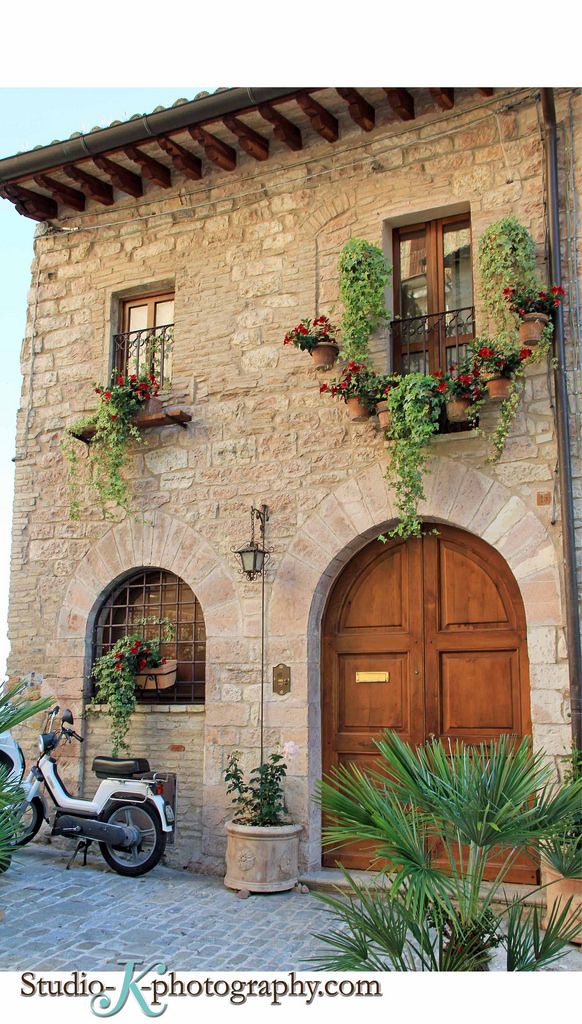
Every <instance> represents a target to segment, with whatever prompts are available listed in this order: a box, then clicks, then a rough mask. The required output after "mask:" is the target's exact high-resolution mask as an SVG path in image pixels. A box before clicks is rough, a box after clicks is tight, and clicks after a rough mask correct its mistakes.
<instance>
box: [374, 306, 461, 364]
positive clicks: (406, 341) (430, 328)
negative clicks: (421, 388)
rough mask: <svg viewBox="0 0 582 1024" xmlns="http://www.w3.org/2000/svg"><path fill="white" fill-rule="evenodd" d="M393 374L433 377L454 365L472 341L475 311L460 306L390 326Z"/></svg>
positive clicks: (397, 322) (397, 321) (398, 321)
mask: <svg viewBox="0 0 582 1024" xmlns="http://www.w3.org/2000/svg"><path fill="white" fill-rule="evenodd" d="M390 329H391V333H392V345H393V365H394V370H395V371H398V372H400V373H434V372H435V370H446V369H447V367H448V366H450V364H451V363H454V364H455V365H458V364H459V363H460V362H461V361H462V360H463V358H464V356H465V355H466V353H467V346H468V344H469V342H470V341H472V339H473V338H474V337H475V307H474V306H464V307H463V308H461V309H450V310H446V311H443V312H441V313H429V314H428V315H427V316H413V317H410V318H409V319H406V320H393V321H392V323H391V324H390Z"/></svg>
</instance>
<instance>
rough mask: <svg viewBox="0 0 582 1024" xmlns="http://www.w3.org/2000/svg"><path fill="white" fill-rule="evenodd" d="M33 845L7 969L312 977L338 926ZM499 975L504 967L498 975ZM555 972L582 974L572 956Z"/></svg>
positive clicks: (13, 878) (288, 901)
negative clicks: (141, 968) (150, 965)
mask: <svg viewBox="0 0 582 1024" xmlns="http://www.w3.org/2000/svg"><path fill="white" fill-rule="evenodd" d="M67 856H68V854H67V853H65V852H64V851H63V850H62V849H61V850H56V849H51V848H49V847H47V846H40V845H37V844H34V845H32V846H30V847H27V848H25V849H23V850H21V851H19V853H18V856H17V860H16V861H13V862H12V865H11V867H10V869H9V870H8V871H7V872H6V873H5V874H3V875H0V910H2V911H3V912H4V920H3V921H2V922H0V969H2V970H18V971H22V970H36V971H38V970H46V971H50V970H54V971H70V970H86V971H88V970H121V967H120V964H119V960H127V959H135V960H138V961H148V960H149V961H150V962H153V961H154V960H159V959H162V960H163V962H164V963H166V964H167V965H168V967H170V968H171V969H173V970H183V971H245V970H247V971H250V970H253V971H261V972H263V971H290V970H296V971H298V970H299V971H301V970H309V964H306V963H305V960H306V959H307V958H308V957H310V956H313V955H314V954H317V952H319V951H321V943H319V942H318V941H317V940H316V939H314V938H313V933H314V932H317V931H322V930H324V929H325V927H326V925H328V924H329V915H328V914H327V913H326V911H325V910H324V908H323V907H322V905H321V903H320V902H319V901H318V900H317V898H316V897H315V896H314V895H313V894H311V893H309V894H300V893H295V892H290V893H275V894H272V895H268V896H267V895H261V896H259V895H257V896H250V897H249V898H248V899H246V900H241V899H239V898H238V897H237V896H236V895H235V893H233V892H232V891H230V890H228V889H226V888H225V887H224V885H223V883H222V880H221V879H219V878H214V877H208V876H206V875H193V874H190V873H187V872H184V871H182V872H181V871H176V870H174V869H171V868H165V867H157V868H156V869H155V870H154V871H153V872H152V873H151V874H149V875H146V876H144V877H143V878H135V879H134V878H122V877H121V876H119V875H116V874H114V873H113V872H111V871H109V870H108V869H107V867H106V866H105V864H104V862H103V861H102V860H101V858H100V857H99V856H96V855H93V856H91V855H90V859H89V861H88V864H87V867H82V866H81V865H80V863H78V862H75V864H74V865H73V867H72V869H71V870H70V871H65V864H66V861H67ZM494 969H495V968H494ZM554 969H555V970H571V971H575V970H582V953H579V952H577V951H576V950H574V949H572V950H571V951H570V952H569V953H568V955H567V957H566V958H565V959H564V960H562V961H561V962H560V963H559V964H557V965H556V967H555V968H554Z"/></svg>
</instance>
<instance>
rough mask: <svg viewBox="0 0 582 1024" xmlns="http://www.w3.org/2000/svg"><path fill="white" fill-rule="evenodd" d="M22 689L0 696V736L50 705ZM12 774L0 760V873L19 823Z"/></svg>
mask: <svg viewBox="0 0 582 1024" xmlns="http://www.w3.org/2000/svg"><path fill="white" fill-rule="evenodd" d="M25 688H26V683H25V682H24V681H21V682H19V683H17V684H16V686H13V687H11V688H10V689H4V690H3V691H2V692H1V693H0V735H2V733H6V734H7V733H9V732H10V730H11V729H15V728H16V727H17V726H18V725H21V724H22V722H26V721H27V719H29V718H32V716H33V715H38V714H40V713H41V712H42V711H46V710H47V709H48V708H49V707H50V706H51V704H52V701H51V699H50V698H46V697H45V698H42V699H41V700H33V701H31V700H27V699H26V697H25V694H24V690H25ZM12 773H13V763H12V761H11V760H10V759H9V758H8V759H6V760H4V757H2V758H0V874H1V873H2V872H3V871H6V870H7V869H8V868H9V867H10V863H11V860H12V850H13V848H14V846H15V845H16V842H17V833H18V830H19V824H20V818H19V815H18V813H17V811H18V805H19V804H20V801H21V799H22V795H23V793H22V790H21V789H20V787H19V785H18V782H17V781H16V780H15V779H14V775H13V774H12Z"/></svg>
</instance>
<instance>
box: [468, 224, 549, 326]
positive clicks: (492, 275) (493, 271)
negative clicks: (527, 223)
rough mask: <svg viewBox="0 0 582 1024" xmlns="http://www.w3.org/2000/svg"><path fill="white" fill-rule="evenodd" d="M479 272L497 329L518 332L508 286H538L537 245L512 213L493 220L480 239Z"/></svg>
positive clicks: (514, 287) (522, 288) (487, 303)
mask: <svg viewBox="0 0 582 1024" xmlns="http://www.w3.org/2000/svg"><path fill="white" fill-rule="evenodd" d="M479 276H480V279H481V294H482V296H483V300H484V302H485V306H486V309H487V311H488V313H489V314H490V315H491V317H492V318H493V321H494V323H495V327H496V329H497V330H498V331H504V330H509V331H515V333H517V331H516V321H515V314H514V313H513V311H512V310H511V309H510V308H509V305H508V303H507V301H506V290H507V288H512V289H515V290H516V292H517V291H519V292H524V291H528V290H530V289H535V287H536V247H535V242H534V240H533V238H532V236H531V235H530V233H529V231H528V230H527V228H526V227H524V225H523V224H521V223H520V222H519V221H518V220H517V218H516V217H514V216H513V214H511V215H510V216H508V217H502V218H501V219H500V220H496V221H494V223H493V224H490V225H489V227H488V228H486V229H485V231H484V232H483V234H482V236H481V239H480V242H479Z"/></svg>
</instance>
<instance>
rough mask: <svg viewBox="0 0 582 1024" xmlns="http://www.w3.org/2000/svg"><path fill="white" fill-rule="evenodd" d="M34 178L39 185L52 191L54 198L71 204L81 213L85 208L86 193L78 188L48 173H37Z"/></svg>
mask: <svg viewBox="0 0 582 1024" xmlns="http://www.w3.org/2000/svg"><path fill="white" fill-rule="evenodd" d="M34 180H35V181H36V184H37V185H40V187H41V188H46V190H47V192H51V193H52V195H53V196H54V198H55V199H58V200H59V201H60V202H61V203H64V204H65V206H71V207H72V209H73V210H78V211H79V212H80V213H82V211H83V210H84V209H85V195H84V193H83V192H79V191H78V190H77V189H76V188H70V187H69V186H68V185H64V184H63V182H61V181H55V179H54V178H51V177H50V176H49V175H48V174H37V175H36V176H35V179H34Z"/></svg>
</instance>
